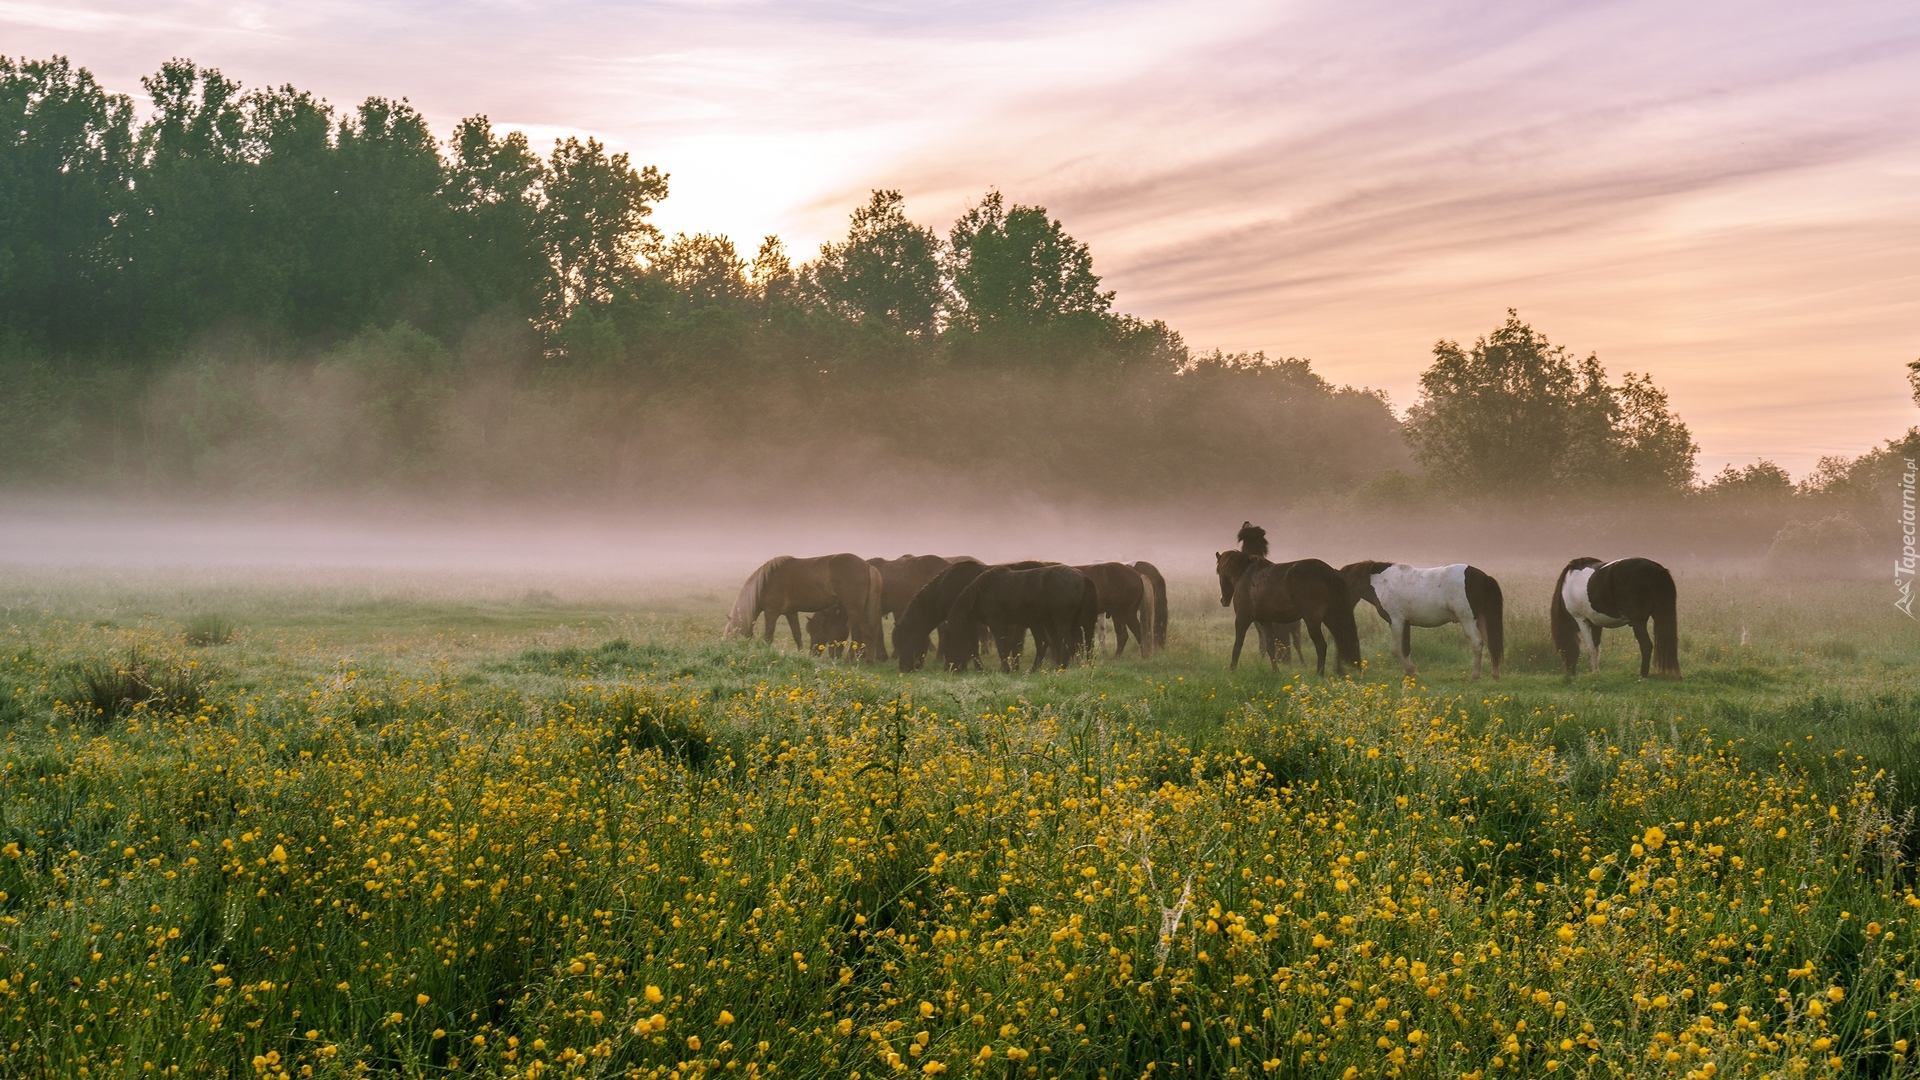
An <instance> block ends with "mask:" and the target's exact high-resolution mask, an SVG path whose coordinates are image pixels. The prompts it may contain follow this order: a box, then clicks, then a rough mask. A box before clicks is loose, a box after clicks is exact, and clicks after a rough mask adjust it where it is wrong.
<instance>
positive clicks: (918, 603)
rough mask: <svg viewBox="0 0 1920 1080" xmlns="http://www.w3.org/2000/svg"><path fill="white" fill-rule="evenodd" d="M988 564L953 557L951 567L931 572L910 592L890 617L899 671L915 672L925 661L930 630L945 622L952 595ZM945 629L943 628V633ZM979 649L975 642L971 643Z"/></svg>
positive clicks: (930, 645) (931, 640)
mask: <svg viewBox="0 0 1920 1080" xmlns="http://www.w3.org/2000/svg"><path fill="white" fill-rule="evenodd" d="M986 571H987V564H986V563H983V562H981V561H980V560H979V559H956V560H954V562H953V564H952V565H951V566H948V567H947V568H946V569H945V570H942V571H940V572H939V573H937V574H935V575H933V577H931V578H929V579H928V580H927V583H926V584H925V585H922V586H921V587H920V590H919V591H918V592H916V593H914V594H913V598H912V599H911V600H908V601H907V605H906V607H905V608H904V609H902V610H901V612H900V614H898V615H896V616H895V617H894V620H893V655H894V656H895V657H896V658H897V659H898V660H899V661H900V670H901V671H918V670H920V665H921V664H923V663H925V662H926V659H927V650H928V649H929V648H931V647H932V645H933V632H934V630H935V629H936V628H938V627H940V625H941V624H942V623H944V622H946V621H947V612H949V611H951V610H953V598H954V597H956V596H959V595H960V590H961V589H964V588H966V587H967V586H968V585H970V584H972V583H973V579H974V578H977V577H979V576H980V575H981V574H984V573H986ZM944 632H945V631H942V633H943V634H944ZM974 647H975V648H976V649H978V648H979V645H978V643H977V642H976V643H975V646H974Z"/></svg>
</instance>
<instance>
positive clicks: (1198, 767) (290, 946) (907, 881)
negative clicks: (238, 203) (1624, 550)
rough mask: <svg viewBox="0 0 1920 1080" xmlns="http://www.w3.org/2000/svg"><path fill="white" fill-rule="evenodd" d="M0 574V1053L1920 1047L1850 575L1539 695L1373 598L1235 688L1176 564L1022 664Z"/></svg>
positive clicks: (293, 1056)
mask: <svg viewBox="0 0 1920 1080" xmlns="http://www.w3.org/2000/svg"><path fill="white" fill-rule="evenodd" d="M1540 584H1541V583H1532V582H1529V583H1524V584H1522V585H1520V586H1517V587H1514V586H1510V589H1511V591H1512V592H1514V594H1515V595H1521V594H1524V593H1525V592H1526V590H1527V589H1532V588H1535V587H1536V586H1539V585H1540ZM12 591H13V596H12V597H11V598H10V599H9V600H8V603H9V604H10V605H11V606H9V607H7V609H6V611H5V618H4V622H5V624H6V629H5V633H6V635H7V636H6V639H5V642H4V646H3V647H0V660H3V661H4V663H5V665H6V667H5V673H6V682H5V685H4V690H5V693H6V694H7V695H8V696H6V697H5V698H4V702H5V704H4V705H0V711H3V712H4V722H5V728H4V755H5V756H4V765H0V768H3V769H4V772H3V773H0V777H3V778H4V779H3V780H0V782H3V783H4V792H5V797H4V800H3V801H0V893H3V894H4V895H0V909H3V910H4V916H0V977H4V979H5V980H6V981H5V986H4V990H0V995H4V996H3V997H0V1002H3V1003H4V1006H5V1010H6V1011H5V1013H4V1015H3V1016H0V1054H3V1055H4V1057H0V1073H4V1074H7V1075H60V1076H69V1075H83V1074H84V1075H127V1076H143V1075H186V1076H207V1075H219V1076H227V1075H232V1076H252V1075H265V1076H278V1075H303V1076H304V1075H318V1076H345V1075H356V1074H360V1073H365V1072H368V1071H373V1072H393V1073H401V1074H406V1075H437V1074H440V1073H453V1072H458V1073H462V1074H474V1075H483V1076H486V1075H493V1076H507V1075H518V1076H539V1075H547V1074H552V1075H580V1076H616V1075H637V1076H657V1077H672V1076H678V1077H690V1076H697V1075H708V1074H719V1073H732V1074H736V1075H742V1076H760V1075H796V1076H808V1075H817V1076H850V1075H856V1074H857V1075H863V1076H867V1077H879V1076H891V1075H906V1074H908V1073H913V1074H919V1075H938V1074H940V1073H943V1072H945V1073H950V1074H953V1075H956V1076H958V1075H991V1076H1010V1077H1027V1076H1034V1077H1041V1076H1109V1077H1120V1076H1126V1077H1136V1076H1143V1075H1148V1074H1152V1075H1184V1076H1218V1075H1254V1074H1259V1075H1265V1074H1268V1073H1273V1074H1279V1075H1293V1076H1315V1077H1318V1076H1337V1075H1343V1074H1344V1075H1346V1076H1348V1077H1355V1076H1361V1075H1367V1076H1395V1077H1398V1076H1428V1075H1431V1076H1474V1077H1482V1078H1484V1077H1494V1076H1501V1075H1537V1074H1540V1073H1542V1072H1557V1073H1563V1074H1569V1075H1590V1076H1624V1075H1634V1076H1666V1075H1673V1076H1683V1075H1684V1076H1712V1075H1716V1074H1719V1073H1728V1074H1740V1075H1746V1074H1753V1075H1761V1074H1791V1073H1797V1072H1812V1073H1814V1074H1815V1075H1831V1074H1833V1073H1835V1072H1847V1073H1862V1074H1874V1075H1882V1074H1885V1075H1904V1074H1905V1073H1907V1072H1908V1071H1910V1049H1911V1048H1910V1045H1909V1044H1910V1041H1912V1040H1915V1039H1916V1038H1920V1036H1917V1035H1916V1030H1917V1029H1920V1016H1916V1012H1915V1007H1914V996H1915V995H1916V994H1920V979H1916V975H1920V972H1916V970H1915V967H1916V965H1917V964H1920V947H1917V945H1916V942H1915V941H1914V939H1913V938H1914V933H1915V927H1914V924H1913V922H1912V920H1913V919H1914V917H1915V909H1916V908H1920V900H1916V899H1915V897H1914V893H1913V891H1912V887H1911V877H1912V875H1911V861H1910V857H1909V846H1908V845H1909V843H1910V841H1911V839H1912V824H1913V823H1912V816H1911V813H1910V812H1909V810H1908V806H1909V805H1910V803H1911V800H1912V795H1911V794H1910V792H1911V790H1912V789H1911V787H1910V785H1908V784H1907V783H1906V782H1905V781H1906V779H1907V778H1908V777H1909V776H1910V775H1912V774H1913V771H1914V770H1913V767H1912V763H1913V762H1914V761H1915V760H1920V759H1916V758H1915V757H1914V755H1913V754H1912V739H1913V735H1912V732H1913V731H1914V729H1915V724H1914V721H1915V719H1916V715H1917V714H1920V694H1917V693H1916V692H1915V691H1914V689H1913V683H1912V671H1913V666H1914V663H1915V661H1916V659H1920V652H1917V651H1916V650H1915V648H1914V644H1915V642H1914V637H1913V635H1912V633H1911V631H1910V630H1909V629H1907V628H1904V627H1901V626H1896V625H1895V624H1894V623H1892V622H1891V621H1890V619H1887V620H1883V619H1881V618H1879V617H1878V609H1877V607H1876V606H1872V605H1875V604H1877V601H1878V599H1879V598H1878V597H1877V595H1874V594H1872V591H1871V590H1870V589H1868V588H1862V589H1860V590H1858V595H1852V594H1850V593H1847V592H1846V590H1841V593H1842V595H1840V596H1838V597H1835V596H1833V595H1832V594H1831V592H1829V598H1828V600H1826V601H1825V602H1824V605H1825V606H1815V605H1810V604H1809V603H1808V602H1806V601H1805V600H1804V599H1803V600H1800V601H1796V600H1795V599H1794V598H1793V597H1792V596H1788V595H1781V594H1780V593H1779V592H1777V591H1775V592H1756V591H1755V590H1753V589H1751V588H1750V587H1749V586H1748V584H1747V583H1744V582H1741V581H1739V580H1737V579H1736V580H1733V581H1729V582H1724V583H1721V584H1718V585H1716V584H1713V583H1711V582H1697V583H1696V587H1695V588H1693V589H1692V590H1691V591H1690V592H1689V593H1688V594H1686V595H1688V596H1689V597H1690V599H1689V601H1688V604H1689V606H1688V607H1687V608H1684V609H1683V613H1682V625H1683V629H1684V633H1685V638H1684V649H1683V653H1682V661H1683V664H1685V665H1686V668H1687V673H1688V678H1687V680H1686V681H1685V682H1682V683H1680V684H1653V683H1648V684H1642V683H1638V682H1637V681H1635V680H1634V679H1632V678H1631V676H1630V674H1629V673H1628V672H1627V670H1626V669H1627V667H1628V665H1627V664H1626V662H1625V654H1624V653H1623V652H1622V648H1621V646H1622V642H1621V641H1615V642H1612V643H1611V646H1612V647H1611V652H1610V660H1611V661H1612V669H1611V670H1610V671H1609V672H1608V673H1606V674H1603V675H1602V676H1601V677H1599V678H1598V679H1593V678H1583V679H1582V680H1580V681H1579V682H1576V683H1574V684H1572V685H1568V684H1565V683H1563V682H1562V681H1561V679H1560V677H1559V676H1558V674H1557V673H1555V672H1554V671H1553V668H1552V663H1551V662H1550V659H1551V658H1550V657H1549V656H1548V654H1547V651H1546V650H1545V648H1544V636H1545V635H1544V626H1543V625H1537V624H1536V622H1535V621H1530V620H1531V616H1528V615H1527V614H1526V612H1525V611H1524V610H1522V608H1523V605H1522V604H1519V603H1515V604H1513V605H1512V606H1513V607H1514V608H1515V609H1516V611H1518V612H1519V614H1518V615H1517V616H1516V619H1515V625H1514V626H1513V628H1512V630H1511V632H1510V634H1511V638H1512V640H1513V641H1514V643H1515V644H1514V650H1513V656H1512V658H1511V670H1510V675H1509V677H1508V678H1507V679H1505V680H1503V681H1502V682H1501V683H1498V684H1494V683H1480V684H1473V685H1471V686H1470V685H1468V684H1466V683H1465V682H1464V681H1463V680H1460V679H1459V678H1458V673H1459V672H1460V671H1461V670H1462V669H1463V663H1462V657H1461V655H1460V651H1459V649H1458V647H1457V645H1455V644H1453V642H1454V638H1455V635H1453V634H1451V633H1449V632H1447V631H1434V632H1427V633H1423V634H1422V635H1420V636H1418V637H1416V658H1417V659H1419V660H1420V662H1421V663H1422V665H1423V671H1424V673H1425V674H1426V675H1428V676H1429V677H1430V678H1429V679H1428V680H1427V681H1425V682H1422V683H1418V684H1413V683H1408V684H1403V683H1401V682H1400V681H1399V680H1398V679H1397V678H1389V677H1387V676H1386V675H1384V674H1383V672H1384V671H1385V669H1386V667H1388V666H1391V665H1390V663H1389V664H1387V665H1383V664H1380V663H1379V662H1378V659H1379V654H1380V653H1382V652H1383V651H1384V648H1385V643H1384V640H1383V639H1382V637H1381V636H1380V634H1379V631H1378V629H1376V628H1375V626H1373V625H1369V626H1368V633H1369V634H1370V635H1371V636H1370V637H1369V638H1368V640H1367V646H1368V648H1369V650H1370V652H1372V653H1373V654H1374V655H1375V656H1376V662H1375V664H1374V665H1373V668H1372V672H1371V673H1370V674H1369V676H1368V677H1367V678H1366V679H1364V680H1361V681H1360V682H1358V683H1353V684H1344V683H1329V682H1323V681H1319V680H1315V679H1312V678H1310V677H1309V678H1303V677H1302V676H1301V675H1300V673H1299V671H1298V669H1292V670H1288V669H1283V670H1282V671H1281V672H1279V673H1277V674H1273V673H1268V672H1265V671H1260V670H1243V671H1242V672H1241V673H1240V674H1239V675H1238V676H1236V677H1232V678H1229V677H1227V676H1226V675H1225V673H1224V672H1223V671H1222V670H1221V667H1222V664H1221V658H1222V657H1223V655H1224V648H1223V645H1222V628H1221V625H1220V621H1219V615H1218V614H1217V612H1218V609H1217V608H1216V607H1213V606H1212V605H1213V600H1212V598H1210V597H1208V596H1206V595H1204V593H1203V591H1202V590H1200V589H1199V588H1194V589H1191V590H1189V591H1187V592H1185V593H1184V594H1183V595H1182V597H1181V605H1180V608H1179V610H1178V611H1177V612H1176V623H1175V641H1174V643H1173V645H1174V647H1173V648H1172V649H1171V650H1169V652H1168V653H1167V654H1166V655H1163V656H1162V657H1160V658H1157V659H1155V660H1153V661H1150V662H1145V663H1142V662H1139V661H1136V660H1131V659H1129V660H1126V661H1122V662H1118V663H1115V662H1113V661H1110V660H1108V661H1101V662H1099V663H1097V664H1095V665H1093V666H1091V667H1088V668H1084V669H1081V670H1077V671H1074V672H1069V673H1065V674H1061V675H1055V676H1040V677H1033V678H1027V677H1006V676H1000V675H981V676H972V677H966V678H954V677H950V676H944V675H921V676H914V677H911V678H902V677H900V676H898V675H895V674H890V673H885V672H875V671H868V670H857V669H848V668H842V667H835V666H832V665H827V664H816V663H814V662H811V661H809V660H807V659H806V658H803V657H798V656H795V655H793V654H791V653H790V652H786V651H777V650H771V649H768V648H766V647H765V646H759V645H742V644H738V643H725V644H723V643H720V642H717V641H715V640H714V631H715V628H716V627H717V625H718V619H717V616H716V615H714V614H712V613H713V612H714V611H715V610H717V608H718V605H717V604H712V603H710V602H708V603H698V602H695V603H691V604H690V605H689V606H687V607H684V608H682V607H680V606H679V605H677V604H658V603H656V604H649V605H645V606H640V607H635V608H633V609H628V610H618V611H610V610H607V609H606V608H604V607H599V608H594V609H582V608H570V607H566V606H564V605H563V604H562V602H561V601H558V600H555V599H553V598H552V597H548V596H544V595H538V594H531V595H529V596H527V597H524V598H520V599H515V600H510V601H509V600H484V599H472V598H468V599H445V598H415V599H411V600H409V599H391V598H387V599H382V598H379V597H369V596H359V597H346V596H342V595H339V594H332V593H322V592H314V593H304V594H295V593H285V592H282V593H279V594H260V595H236V594H228V595H226V596H223V597H220V598H219V601H220V603H221V604H222V606H223V610H222V611H221V613H220V614H218V615H215V614H213V613H211V612H210V611H208V610H206V606H205V605H206V604H207V601H208V597H207V596H205V595H182V594H178V593H171V594H170V593H165V592H159V591H148V592H146V593H144V594H141V595H131V594H124V593H110V592H105V591H87V590H81V589H76V588H73V587H70V586H54V587H48V586H41V585H34V584H32V583H28V584H25V585H20V586H18V587H16V588H14V589H13V590H12ZM701 599H702V600H704V599H705V598H701ZM1881 606H1884V605H1881ZM1810 609H1811V612H1812V613H1811V614H1809V610H1810ZM189 637H191V639H192V640H193V641H196V642H201V643H202V644H198V645H189V644H187V642H188V640H189Z"/></svg>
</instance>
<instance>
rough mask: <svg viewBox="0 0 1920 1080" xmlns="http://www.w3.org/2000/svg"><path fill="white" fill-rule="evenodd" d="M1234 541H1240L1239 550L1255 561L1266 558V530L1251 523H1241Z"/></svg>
mask: <svg viewBox="0 0 1920 1080" xmlns="http://www.w3.org/2000/svg"><path fill="white" fill-rule="evenodd" d="M1235 539H1237V540H1239V541H1240V550H1241V551H1243V552H1246V553H1247V554H1248V555H1250V556H1252V557H1253V558H1256V559H1264V558H1266V557H1267V550H1268V548H1267V530H1265V529H1263V528H1261V527H1260V526H1258V525H1255V524H1254V523H1253V522H1251V521H1247V522H1242V523H1241V525H1240V533H1239V535H1238V536H1236V537H1235Z"/></svg>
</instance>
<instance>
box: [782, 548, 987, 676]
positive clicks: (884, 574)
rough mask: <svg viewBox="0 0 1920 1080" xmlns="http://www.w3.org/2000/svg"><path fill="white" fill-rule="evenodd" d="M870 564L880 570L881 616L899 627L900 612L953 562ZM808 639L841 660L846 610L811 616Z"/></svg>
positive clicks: (907, 559)
mask: <svg viewBox="0 0 1920 1080" xmlns="http://www.w3.org/2000/svg"><path fill="white" fill-rule="evenodd" d="M974 561H977V560H974ZM867 562H868V563H869V564H871V565H872V566H873V567H874V569H876V570H878V571H880V617H881V618H883V619H884V618H886V617H887V616H888V615H891V616H893V622H894V625H895V626H898V625H899V624H900V613H901V612H903V611H905V610H906V609H907V603H908V602H909V601H911V600H912V599H913V595H914V594H915V593H917V592H919V591H920V587H921V586H922V585H925V584H926V583H927V582H928V581H930V580H932V578H933V576H934V575H935V574H938V573H939V572H940V571H942V570H945V569H946V568H947V567H948V565H949V564H951V563H952V562H953V560H951V559H943V558H941V557H940V556H938V555H902V556H900V557H899V558H897V559H868V560H867ZM807 640H808V641H809V642H811V643H812V645H813V647H814V649H815V650H816V651H819V650H822V649H824V650H825V651H826V653H827V655H829V656H834V657H838V656H839V655H840V653H841V652H842V649H841V648H840V643H842V642H844V641H846V640H847V611H846V609H845V608H843V607H840V606H838V605H836V606H834V607H830V608H827V609H826V610H825V611H821V612H817V613H815V614H813V615H811V616H809V617H808V618H807ZM885 640H886V639H885V637H884V635H883V636H882V638H881V640H880V642H879V643H878V645H879V649H878V651H879V653H880V656H879V658H880V659H881V660H885V659H886V658H887V649H886V644H885Z"/></svg>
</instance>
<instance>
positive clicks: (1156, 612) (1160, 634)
mask: <svg viewBox="0 0 1920 1080" xmlns="http://www.w3.org/2000/svg"><path fill="white" fill-rule="evenodd" d="M1133 568H1134V569H1135V570H1138V571H1140V576H1142V577H1144V578H1146V579H1147V584H1148V585H1150V586H1152V587H1153V647H1154V649H1156V650H1159V649H1164V648H1166V647H1167V579H1166V578H1165V577H1163V576H1161V573H1160V568H1159V567H1157V566H1155V565H1153V564H1152V563H1150V562H1137V563H1134V564H1133Z"/></svg>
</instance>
